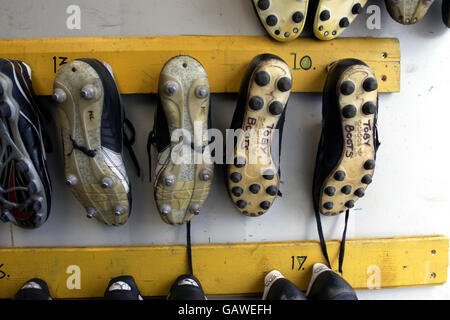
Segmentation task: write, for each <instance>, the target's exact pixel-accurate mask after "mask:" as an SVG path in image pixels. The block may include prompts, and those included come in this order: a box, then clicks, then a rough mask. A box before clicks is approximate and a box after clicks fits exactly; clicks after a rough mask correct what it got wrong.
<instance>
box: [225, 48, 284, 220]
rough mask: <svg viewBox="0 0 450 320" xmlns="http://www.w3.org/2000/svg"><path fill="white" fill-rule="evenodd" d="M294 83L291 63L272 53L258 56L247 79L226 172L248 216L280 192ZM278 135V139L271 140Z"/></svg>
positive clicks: (232, 192)
mask: <svg viewBox="0 0 450 320" xmlns="http://www.w3.org/2000/svg"><path fill="white" fill-rule="evenodd" d="M291 88H292V75H291V71H290V69H289V67H288V66H287V65H286V63H285V62H284V61H283V60H282V59H280V58H279V57H277V56H274V55H271V54H263V55H259V56H257V57H256V58H254V59H253V61H252V62H251V64H250V66H249V68H248V70H247V73H246V75H245V77H244V80H243V82H242V86H241V89H240V93H239V98H238V103H237V107H236V110H235V113H234V116H233V120H232V124H231V129H232V130H231V131H233V130H234V144H233V145H231V147H234V149H233V150H232V152H230V150H229V149H228V148H229V146H227V151H226V156H227V159H226V163H227V166H225V168H226V174H225V177H226V183H227V188H228V193H229V195H230V197H231V199H232V201H233V203H234V205H235V206H236V208H237V209H238V210H239V211H240V212H241V213H242V214H244V215H246V216H251V217H256V216H260V215H262V214H264V213H266V212H267V211H268V210H269V209H270V207H271V206H272V204H273V202H274V200H275V198H276V197H277V195H279V184H280V170H278V168H279V165H278V164H279V157H280V154H281V150H280V149H281V137H282V135H283V133H282V131H283V126H284V118H285V112H286V106H287V103H288V99H289V95H290V92H291ZM277 136H278V138H279V141H274V145H273V146H272V142H273V141H272V140H273V139H272V138H273V137H277ZM229 140H230V139H229V137H228V136H227V141H229ZM228 145H230V144H228ZM272 151H273V152H272ZM230 153H231V157H230ZM272 154H274V155H272Z"/></svg>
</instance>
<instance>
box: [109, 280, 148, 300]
mask: <svg viewBox="0 0 450 320" xmlns="http://www.w3.org/2000/svg"><path fill="white" fill-rule="evenodd" d="M105 299H106V300H144V299H143V298H142V296H141V293H140V292H139V288H138V286H137V284H136V282H135V281H134V278H133V277H132V276H120V277H116V278H114V279H111V281H109V284H108V287H107V288H106V291H105Z"/></svg>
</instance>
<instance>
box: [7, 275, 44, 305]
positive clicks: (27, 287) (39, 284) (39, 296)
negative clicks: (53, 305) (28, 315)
mask: <svg viewBox="0 0 450 320" xmlns="http://www.w3.org/2000/svg"><path fill="white" fill-rule="evenodd" d="M14 300H52V297H51V296H50V292H49V290H48V286H47V283H45V281H44V280H41V279H38V278H34V279H31V280H28V281H27V282H25V284H24V285H23V286H22V287H21V288H20V289H19V291H17V293H16V295H15V296H14Z"/></svg>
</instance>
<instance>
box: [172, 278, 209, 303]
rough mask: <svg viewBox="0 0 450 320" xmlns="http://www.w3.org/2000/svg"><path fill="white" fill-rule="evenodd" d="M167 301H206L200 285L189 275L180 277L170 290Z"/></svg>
mask: <svg viewBox="0 0 450 320" xmlns="http://www.w3.org/2000/svg"><path fill="white" fill-rule="evenodd" d="M167 300H207V299H206V297H205V294H204V293H203V289H202V285H201V284H200V281H198V279H197V278H196V277H194V276H193V275H190V274H186V275H182V276H179V277H178V278H177V280H175V282H174V284H173V285H172V287H171V288H170V292H169V294H168V296H167Z"/></svg>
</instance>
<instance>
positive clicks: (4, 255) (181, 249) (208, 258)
mask: <svg viewBox="0 0 450 320" xmlns="http://www.w3.org/2000/svg"><path fill="white" fill-rule="evenodd" d="M328 246H329V253H330V257H331V259H332V261H333V262H332V263H333V267H336V266H337V256H338V250H339V241H328ZM448 249H449V241H448V238H447V237H445V236H421V237H405V238H379V239H353V240H352V239H349V240H347V244H346V256H345V263H344V277H345V278H346V279H347V280H348V281H349V282H350V283H351V284H352V285H353V287H354V288H356V289H375V288H398V287H412V286H428V285H440V284H443V283H445V282H446V281H447V269H448ZM192 250H193V263H194V273H195V275H196V276H197V277H198V278H199V279H200V281H201V283H202V285H203V288H204V289H205V292H206V294H207V295H210V296H211V295H238V294H256V293H260V292H262V290H263V279H264V276H265V274H266V273H267V272H269V271H271V270H273V269H278V270H280V271H281V272H282V273H283V274H284V275H285V276H286V277H287V278H288V279H290V280H291V281H293V282H294V283H295V284H296V285H298V286H299V287H300V288H301V289H303V290H305V289H306V287H307V284H308V282H309V279H310V277H311V272H312V266H313V264H314V263H316V262H322V263H324V260H323V257H322V254H321V251H320V245H319V243H318V242H317V241H304V242H268V243H238V244H208V245H202V244H201V245H194V246H193V249H192ZM186 261H187V258H186V248H185V246H183V245H155V246H133V247H92V248H89V247H88V248H75V247H73V248H65V247H55V248H1V249H0V298H10V297H12V296H13V295H14V293H15V292H16V290H17V289H18V288H19V287H20V286H21V285H22V284H23V283H24V282H25V281H26V280H28V279H30V278H32V277H40V278H42V279H45V280H46V281H47V283H48V284H49V286H50V291H51V294H52V295H53V296H54V297H57V298H85V297H101V296H103V293H104V290H105V288H106V285H107V283H108V281H109V280H110V279H111V278H112V277H115V276H119V275H125V274H130V275H133V276H134V278H135V279H136V282H137V284H138V286H139V288H140V290H141V293H142V294H143V295H144V296H165V295H166V294H167V293H168V290H169V288H170V286H171V284H172V283H173V281H174V280H175V279H176V277H178V276H179V275H181V274H184V273H187V263H186Z"/></svg>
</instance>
